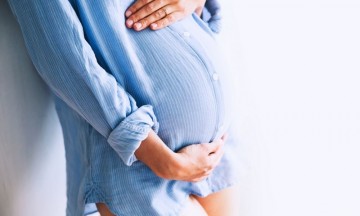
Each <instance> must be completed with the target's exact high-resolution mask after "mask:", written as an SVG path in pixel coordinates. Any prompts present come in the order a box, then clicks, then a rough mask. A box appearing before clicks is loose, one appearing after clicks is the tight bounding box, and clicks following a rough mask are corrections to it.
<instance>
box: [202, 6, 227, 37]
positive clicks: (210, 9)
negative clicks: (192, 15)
mask: <svg viewBox="0 0 360 216" xmlns="http://www.w3.org/2000/svg"><path fill="white" fill-rule="evenodd" d="M201 18H202V19H203V20H204V21H205V22H207V23H208V25H209V27H210V29H211V30H212V31H213V32H215V33H219V32H220V31H221V23H222V15H221V5H220V3H219V0H206V2H205V6H204V9H203V12H202V15H201Z"/></svg>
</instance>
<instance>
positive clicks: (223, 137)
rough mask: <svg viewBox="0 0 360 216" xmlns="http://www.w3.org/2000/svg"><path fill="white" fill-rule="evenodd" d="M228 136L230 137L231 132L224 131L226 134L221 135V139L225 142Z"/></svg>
mask: <svg viewBox="0 0 360 216" xmlns="http://www.w3.org/2000/svg"><path fill="white" fill-rule="evenodd" d="M228 137H229V134H228V133H224V135H223V136H222V137H221V139H222V140H223V141H224V142H225V141H226V140H227V138H228Z"/></svg>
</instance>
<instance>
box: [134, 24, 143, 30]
mask: <svg viewBox="0 0 360 216" xmlns="http://www.w3.org/2000/svg"><path fill="white" fill-rule="evenodd" d="M141 26H142V25H141V23H135V24H134V28H135V29H137V30H139V29H140V28H141Z"/></svg>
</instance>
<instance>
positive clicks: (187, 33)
mask: <svg viewBox="0 0 360 216" xmlns="http://www.w3.org/2000/svg"><path fill="white" fill-rule="evenodd" d="M183 35H184V36H185V37H190V35H191V34H190V32H187V31H186V32H183Z"/></svg>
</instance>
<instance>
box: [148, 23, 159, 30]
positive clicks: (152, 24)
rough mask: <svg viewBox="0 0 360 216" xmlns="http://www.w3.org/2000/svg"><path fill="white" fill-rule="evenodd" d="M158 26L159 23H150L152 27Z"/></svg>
mask: <svg viewBox="0 0 360 216" xmlns="http://www.w3.org/2000/svg"><path fill="white" fill-rule="evenodd" d="M157 26H158V25H157V24H156V23H151V25H150V27H151V28H152V29H155V28H156V27H157Z"/></svg>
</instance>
